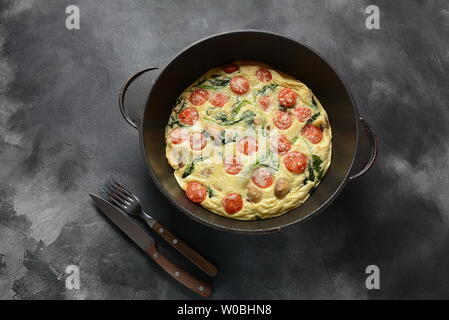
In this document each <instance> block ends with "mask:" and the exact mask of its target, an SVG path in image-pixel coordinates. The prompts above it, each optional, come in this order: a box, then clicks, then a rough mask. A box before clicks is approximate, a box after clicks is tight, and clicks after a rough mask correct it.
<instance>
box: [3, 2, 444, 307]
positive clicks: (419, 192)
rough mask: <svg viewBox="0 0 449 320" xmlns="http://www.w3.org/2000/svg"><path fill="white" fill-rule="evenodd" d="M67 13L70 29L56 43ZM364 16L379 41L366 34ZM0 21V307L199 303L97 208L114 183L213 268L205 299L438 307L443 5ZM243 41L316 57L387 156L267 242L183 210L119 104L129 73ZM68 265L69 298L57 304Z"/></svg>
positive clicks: (160, 9)
mask: <svg viewBox="0 0 449 320" xmlns="http://www.w3.org/2000/svg"><path fill="white" fill-rule="evenodd" d="M70 4H76V5H78V6H79V7H80V10H81V30H79V31H68V30H66V28H65V19H66V14H65V7H66V6H67V5H70ZM369 4H377V5H378V6H379V7H380V9H381V30H373V31H370V30H367V29H366V28H365V18H366V14H365V8H366V6H367V5H369ZM0 19H1V20H0V151H1V152H0V168H1V170H0V298H3V299H55V298H56V299H84V298H87V299H96V298H112V299H116V298H124V299H166V298H196V296H194V295H193V294H191V293H190V292H189V291H188V290H186V289H184V288H182V287H180V286H179V285H178V284H176V283H174V282H173V281H172V280H170V279H169V278H168V277H167V276H166V275H165V274H164V272H163V271H161V270H160V269H159V268H158V267H157V266H156V265H155V264H153V263H152V262H151V261H150V260H149V259H147V258H146V257H145V256H144V254H143V253H141V252H140V251H139V250H138V249H137V247H135V246H133V245H131V244H130V242H129V241H128V239H126V238H125V237H123V236H122V235H121V234H120V233H118V232H117V230H116V229H115V228H113V227H112V226H111V225H110V224H109V223H107V222H106V221H105V219H104V218H103V217H102V216H101V215H100V214H99V213H98V212H97V211H96V210H95V209H94V207H93V206H92V204H91V202H90V199H89V198H88V194H87V193H88V192H89V191H96V190H98V189H99V188H100V186H101V184H102V182H103V181H104V180H105V179H106V178H107V177H109V176H111V175H113V176H116V177H118V178H119V179H120V180H121V181H122V182H123V183H125V184H126V185H128V186H129V187H130V188H132V190H134V191H136V192H137V193H138V194H139V195H141V197H142V198H143V199H144V204H145V207H146V208H148V209H149V210H150V211H151V212H152V213H153V214H154V216H156V217H157V218H158V219H160V220H161V221H162V222H163V223H165V224H167V225H168V226H169V227H170V228H172V229H173V231H174V232H175V233H177V234H179V236H180V237H182V238H184V239H186V240H187V241H188V242H190V243H191V244H192V246H193V247H195V248H197V249H198V250H199V251H200V252H202V253H204V254H205V255H206V256H207V257H209V258H210V259H211V260H212V261H214V262H216V263H217V265H218V266H219V267H220V270H221V273H220V275H219V276H218V277H217V278H216V279H214V285H215V288H216V291H215V294H214V296H213V297H214V298H235V299H263V298H294V299H296V298H329V299H335V298H343V299H347V298H360V299H377V298H449V256H448V253H449V232H448V231H449V214H448V208H449V179H448V170H447V163H448V161H449V140H448V134H449V126H448V123H449V111H448V101H449V91H448V83H449V76H448V73H447V70H448V66H449V43H448V41H447V40H448V32H449V5H448V2H447V1H445V0H442V1H431V0H429V1H394V2H393V1H379V0H376V1H371V0H370V1H351V0H338V1H337V0H328V1H311V0H309V1H293V0H292V1H237V0H228V1H144V0H133V1H102V2H101V4H100V2H98V1H95V2H94V1H90V0H70V1H68V0H67V1H66V0H64V1H61V0H45V1H37V0H20V1H19V0H17V1H13V0H2V1H1V2H0ZM244 28H254V29H264V30H271V31H274V32H278V33H281V34H286V35H289V36H291V37H293V38H295V39H297V40H299V41H301V42H303V43H305V44H307V45H309V46H312V47H314V48H315V49H317V50H318V51H319V52H320V53H321V54H322V55H323V56H324V57H325V58H326V59H327V60H328V61H330V62H331V63H332V64H333V65H334V66H335V68H336V69H337V70H338V71H339V73H340V74H341V75H342V77H343V78H344V80H345V81H346V82H347V83H348V84H349V85H350V86H351V89H352V92H353V94H354V97H355V100H356V102H357V104H358V106H359V109H360V113H361V114H362V115H363V116H364V117H365V118H366V119H367V120H368V121H369V123H370V124H371V125H372V126H373V128H374V129H375V131H376V132H377V133H378V136H379V138H380V143H381V153H380V156H379V159H378V162H377V164H376V165H375V167H374V168H373V169H372V170H371V171H370V172H369V173H368V174H367V175H366V176H365V177H363V178H362V179H360V180H357V181H355V182H352V183H350V184H349V185H348V186H347V187H346V188H345V190H344V191H343V193H342V194H341V195H340V196H339V197H338V199H337V200H336V201H335V202H334V204H333V205H331V206H330V207H329V209H327V210H326V211H325V212H324V213H323V214H321V215H319V216H318V217H316V218H315V219H313V220H311V221H309V222H307V223H305V224H302V225H296V226H293V227H290V228H288V229H286V230H284V231H283V232H281V233H278V234H273V235H267V236H244V235H233V234H227V233H223V232H219V231H215V230H211V229H208V228H206V227H204V226H202V225H199V224H197V223H195V222H193V221H191V220H190V219H188V218H187V217H186V216H184V215H183V214H182V213H180V212H177V211H176V210H175V209H174V208H173V207H172V206H171V205H170V204H169V203H168V201H167V200H166V199H165V198H163V197H162V195H161V194H160V193H159V191H158V190H157V189H156V187H155V186H154V185H153V184H152V182H151V181H150V179H149V177H148V176H147V174H146V169H145V165H144V163H143V160H142V157H141V153H140V149H139V143H138V139H137V134H136V132H135V131H134V130H132V129H131V128H130V127H128V126H127V125H125V123H124V121H123V120H122V119H121V116H120V113H119V111H118V108H117V102H116V96H117V92H118V89H119V88H120V86H121V85H122V82H123V81H124V80H125V79H126V78H127V76H129V75H130V74H132V73H133V72H135V71H137V70H138V69H140V68H142V67H146V66H150V65H159V66H161V65H164V64H165V63H167V62H168V61H169V60H170V59H171V58H172V57H173V56H174V55H175V54H176V53H177V52H178V51H179V50H181V49H183V48H184V47H186V46H187V45H189V44H190V43H192V42H194V41H196V40H198V39H200V38H202V37H205V36H208V35H210V34H214V33H218V32H223V31H227V30H233V29H244ZM162 249H163V250H164V251H165V252H169V253H170V255H171V256H172V257H177V255H176V254H173V252H172V251H171V250H168V249H167V248H166V247H164V246H163V247H162ZM178 261H179V262H182V263H184V260H182V259H179V260H178ZM69 264H76V265H79V267H80V269H81V289H80V290H78V291H76V290H75V291H68V290H66V289H65V285H64V284H65V281H64V278H65V273H64V271H65V268H66V266H67V265H69ZM369 264H377V265H379V267H380V268H381V290H379V291H376V292H372V291H367V290H366V289H365V287H364V281H365V277H366V275H365V274H364V271H365V267H366V266H367V265H369ZM186 265H187V266H189V265H188V264H186ZM192 271H196V270H194V269H192Z"/></svg>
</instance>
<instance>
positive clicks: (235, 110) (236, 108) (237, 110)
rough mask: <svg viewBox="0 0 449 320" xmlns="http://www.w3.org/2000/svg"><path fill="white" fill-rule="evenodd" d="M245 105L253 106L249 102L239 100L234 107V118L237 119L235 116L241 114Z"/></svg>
mask: <svg viewBox="0 0 449 320" xmlns="http://www.w3.org/2000/svg"><path fill="white" fill-rule="evenodd" d="M245 104H251V102H250V101H248V100H243V101H240V102H239V101H238V100H237V102H236V103H235V104H234V105H233V106H232V110H231V115H232V118H235V116H236V115H237V114H238V113H239V112H240V109H242V107H243V106H244V105H245Z"/></svg>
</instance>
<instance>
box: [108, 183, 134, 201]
mask: <svg viewBox="0 0 449 320" xmlns="http://www.w3.org/2000/svg"><path fill="white" fill-rule="evenodd" d="M110 181H112V183H111V182H109V183H111V184H112V185H113V186H115V187H117V189H119V190H120V191H122V192H123V193H125V194H126V195H127V196H128V197H130V198H133V197H134V195H133V194H132V193H131V192H129V191H128V190H127V189H126V188H125V187H124V186H122V185H121V184H120V183H118V182H117V181H115V180H114V179H111V180H110Z"/></svg>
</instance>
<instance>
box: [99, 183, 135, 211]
mask: <svg viewBox="0 0 449 320" xmlns="http://www.w3.org/2000/svg"><path fill="white" fill-rule="evenodd" d="M103 190H104V191H105V192H106V193H107V194H108V196H109V197H111V198H114V199H116V200H118V201H119V202H121V203H123V205H125V206H127V205H129V204H130V203H129V202H128V201H126V199H125V198H123V197H122V196H121V195H120V194H119V193H117V192H116V191H115V190H114V189H112V188H111V187H110V186H109V185H108V184H107V183H106V184H105V185H104V188H103Z"/></svg>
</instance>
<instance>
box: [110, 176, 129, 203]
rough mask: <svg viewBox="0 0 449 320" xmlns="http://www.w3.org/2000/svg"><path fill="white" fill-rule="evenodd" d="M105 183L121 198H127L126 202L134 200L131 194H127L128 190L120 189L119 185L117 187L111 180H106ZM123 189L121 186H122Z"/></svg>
mask: <svg viewBox="0 0 449 320" xmlns="http://www.w3.org/2000/svg"><path fill="white" fill-rule="evenodd" d="M106 184H108V185H109V187H111V188H113V191H115V193H116V194H119V195H120V196H121V197H122V198H124V199H125V200H127V201H128V202H132V201H134V199H133V198H132V195H131V196H128V194H129V192H128V191H126V190H125V191H122V190H121V189H120V187H117V186H116V185H115V184H114V183H113V182H111V181H108V182H106ZM122 189H123V188H122Z"/></svg>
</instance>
